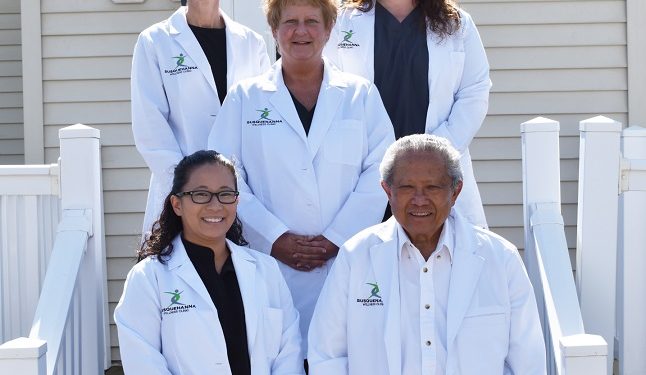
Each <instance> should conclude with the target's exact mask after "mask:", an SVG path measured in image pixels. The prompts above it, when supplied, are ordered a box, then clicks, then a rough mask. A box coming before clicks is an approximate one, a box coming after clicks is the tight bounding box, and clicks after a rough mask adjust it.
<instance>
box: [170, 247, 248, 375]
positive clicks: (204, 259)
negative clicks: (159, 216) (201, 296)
mask: <svg viewBox="0 0 646 375" xmlns="http://www.w3.org/2000/svg"><path fill="white" fill-rule="evenodd" d="M182 243H183V244H184V247H185V248H186V254H188V257H189V259H190V260H191V263H193V267H195V270H196V271H197V273H198V275H200V279H202V282H203V283H204V286H205V287H206V290H207V291H208V292H209V295H210V296H211V300H212V301H213V304H214V305H215V308H216V310H217V312H218V318H219V319H220V325H221V326H222V332H223V333H224V341H225V343H226V345H227V357H228V359H229V366H230V367H231V373H232V374H233V375H251V365H250V361H249V348H248V345H247V326H246V325H245V315H244V305H243V303H242V295H241V294H240V286H239V285H238V278H237V277H236V270H235V268H234V267H233V261H232V260H231V256H229V257H228V258H227V260H226V261H225V262H224V266H223V267H222V271H221V272H220V273H219V274H218V273H217V271H216V270H215V258H214V255H213V251H212V250H211V249H209V248H206V247H203V246H199V245H196V244H194V243H191V242H188V241H186V240H185V239H184V237H182Z"/></svg>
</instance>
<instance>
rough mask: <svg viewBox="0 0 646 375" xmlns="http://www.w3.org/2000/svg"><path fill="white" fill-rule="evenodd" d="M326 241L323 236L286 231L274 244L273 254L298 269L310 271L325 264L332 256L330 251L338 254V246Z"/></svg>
mask: <svg viewBox="0 0 646 375" xmlns="http://www.w3.org/2000/svg"><path fill="white" fill-rule="evenodd" d="M325 241H327V240H326V239H325V237H323V236H316V237H312V236H302V235H298V234H293V233H288V232H285V233H283V234H282V235H281V236H280V237H278V239H276V241H275V242H274V244H273V245H272V247H271V255H272V256H273V257H274V258H276V259H278V260H280V261H281V262H283V263H284V264H286V265H288V266H290V267H292V268H294V269H296V270H299V271H305V272H308V271H311V270H313V269H314V268H317V267H321V266H323V265H324V264H325V262H326V261H327V260H328V259H329V258H330V257H331V256H330V255H329V254H328V253H329V252H332V253H333V254H334V255H335V254H336V252H335V250H334V248H335V247H336V246H335V245H334V244H333V243H331V242H329V241H327V243H326V242H325ZM330 245H331V246H330ZM337 250H338V249H337ZM334 255H332V256H334Z"/></svg>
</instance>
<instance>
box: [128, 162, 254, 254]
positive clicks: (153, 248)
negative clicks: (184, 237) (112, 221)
mask: <svg viewBox="0 0 646 375" xmlns="http://www.w3.org/2000/svg"><path fill="white" fill-rule="evenodd" d="M206 164H217V165H222V166H224V167H226V168H227V169H228V170H229V171H231V174H232V175H233V178H234V179H235V180H236V186H235V187H236V189H237V188H238V183H237V177H238V176H237V173H236V170H235V167H234V166H233V163H232V162H231V161H230V160H229V159H227V158H225V157H224V156H223V155H222V154H220V153H218V152H217V151H213V150H202V151H197V152H195V153H194V154H191V155H188V156H185V157H184V158H183V159H182V160H181V161H180V162H179V164H177V167H175V174H174V176H173V187H172V188H171V190H170V193H168V196H166V199H164V207H163V209H162V212H161V214H160V215H159V220H157V221H155V223H154V224H153V227H152V231H151V233H150V235H148V236H146V238H145V240H144V241H143V243H142V244H141V248H140V249H139V251H138V252H137V261H141V260H143V259H145V258H147V257H149V256H157V259H159V261H160V262H162V263H165V259H164V258H167V257H168V256H169V255H170V254H171V253H172V252H173V244H172V242H173V239H174V238H175V237H177V235H178V234H180V233H181V232H182V218H181V217H179V216H177V215H176V214H175V211H174V210H173V206H172V205H171V197H172V196H173V195H175V194H177V193H180V192H181V191H182V189H183V188H184V185H186V183H187V182H188V180H189V178H190V177H191V173H193V171H194V170H195V169H197V168H198V167H201V166H203V165H206ZM226 238H227V239H229V240H230V241H232V242H233V243H235V244H236V245H240V246H246V245H248V243H247V241H246V240H245V239H244V237H243V236H242V223H241V222H240V219H238V216H237V215H236V218H235V220H234V221H233V224H232V225H231V228H229V230H228V231H227V235H226Z"/></svg>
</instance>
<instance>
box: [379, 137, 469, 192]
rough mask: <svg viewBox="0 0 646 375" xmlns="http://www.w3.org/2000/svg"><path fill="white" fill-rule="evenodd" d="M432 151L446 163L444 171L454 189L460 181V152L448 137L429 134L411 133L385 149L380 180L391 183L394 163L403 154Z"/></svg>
mask: <svg viewBox="0 0 646 375" xmlns="http://www.w3.org/2000/svg"><path fill="white" fill-rule="evenodd" d="M409 152H412V153H423V152H432V153H435V154H437V155H439V156H440V157H441V158H442V159H443V160H444V164H445V165H446V172H447V174H448V175H449V177H450V178H451V186H452V188H453V189H455V188H456V187H457V186H458V183H459V182H460V181H462V168H461V167H460V152H459V151H458V150H456V149H455V147H453V145H451V142H449V140H448V139H446V138H443V137H438V136H437V135H430V134H413V135H408V136H406V137H402V138H399V139H398V140H397V141H396V142H395V143H393V144H391V145H390V147H388V149H387V150H386V154H385V155H384V158H383V159H382V160H381V164H380V165H379V172H380V173H381V180H382V181H384V182H385V183H386V184H387V185H388V186H391V185H392V183H393V175H394V173H395V165H396V164H397V160H398V159H400V158H401V157H402V156H404V155H405V154H407V153H409Z"/></svg>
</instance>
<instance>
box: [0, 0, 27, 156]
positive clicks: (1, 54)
mask: <svg viewBox="0 0 646 375" xmlns="http://www.w3.org/2000/svg"><path fill="white" fill-rule="evenodd" d="M22 124H23V118H22V61H21V48H20V0H4V1H2V2H0V164H22V163H23V162H24V144H23V126H22Z"/></svg>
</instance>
